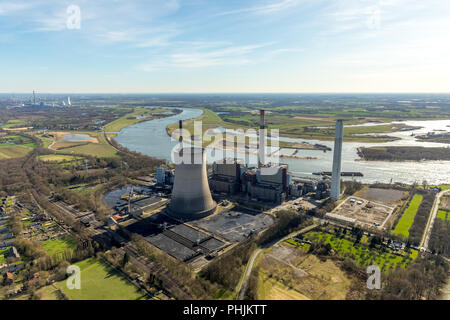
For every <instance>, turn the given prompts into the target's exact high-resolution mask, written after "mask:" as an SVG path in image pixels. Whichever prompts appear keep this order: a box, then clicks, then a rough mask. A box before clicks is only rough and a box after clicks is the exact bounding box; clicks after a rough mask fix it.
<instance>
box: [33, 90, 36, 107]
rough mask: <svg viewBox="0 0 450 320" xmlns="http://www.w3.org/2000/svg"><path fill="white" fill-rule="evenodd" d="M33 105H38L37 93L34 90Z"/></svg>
mask: <svg viewBox="0 0 450 320" xmlns="http://www.w3.org/2000/svg"><path fill="white" fill-rule="evenodd" d="M33 104H36V93H35V92H34V90H33Z"/></svg>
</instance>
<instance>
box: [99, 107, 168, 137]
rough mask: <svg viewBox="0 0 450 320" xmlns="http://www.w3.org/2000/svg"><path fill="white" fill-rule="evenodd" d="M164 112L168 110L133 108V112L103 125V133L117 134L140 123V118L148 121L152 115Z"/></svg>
mask: <svg viewBox="0 0 450 320" xmlns="http://www.w3.org/2000/svg"><path fill="white" fill-rule="evenodd" d="M130 111H131V109H130ZM165 111H168V109H162V108H157V109H149V108H135V109H134V112H130V113H128V114H126V115H125V116H123V117H121V118H119V119H117V120H114V121H113V122H110V123H108V124H107V125H105V127H104V131H106V132H119V131H121V130H122V129H123V128H125V127H128V126H131V125H133V124H135V123H138V122H140V121H142V120H143V119H139V118H140V117H146V119H145V120H150V119H151V115H152V114H153V113H161V112H165Z"/></svg>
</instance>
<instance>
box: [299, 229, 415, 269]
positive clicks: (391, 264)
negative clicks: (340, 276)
mask: <svg viewBox="0 0 450 320" xmlns="http://www.w3.org/2000/svg"><path fill="white" fill-rule="evenodd" d="M305 239H308V240H310V241H313V242H320V241H323V242H324V244H326V243H329V244H330V245H331V247H332V249H333V250H335V252H336V254H337V255H338V256H339V257H342V258H349V259H352V260H355V261H356V262H357V263H358V264H360V265H363V266H367V265H371V264H376V265H378V266H379V267H380V268H381V270H382V271H387V270H390V269H394V268H396V267H399V266H401V267H406V265H407V264H408V263H409V262H411V261H412V260H414V259H416V258H417V255H418V251H417V250H414V249H411V252H410V253H405V254H406V257H401V256H398V255H396V254H393V253H391V252H389V251H386V252H381V251H378V250H376V249H370V248H369V247H368V246H367V245H365V244H363V243H358V244H354V241H351V240H349V239H347V238H338V237H335V236H333V235H331V234H328V233H323V232H309V233H307V234H306V235H305Z"/></svg>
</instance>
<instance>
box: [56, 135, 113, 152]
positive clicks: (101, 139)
mask: <svg viewBox="0 0 450 320" xmlns="http://www.w3.org/2000/svg"><path fill="white" fill-rule="evenodd" d="M67 132H68V133H76V134H87V135H89V136H91V137H92V138H96V139H97V140H98V143H94V142H87V141H84V142H83V141H81V142H73V141H64V140H61V139H59V140H58V141H57V142H56V143H55V144H54V145H53V146H52V150H54V151H56V152H57V153H58V154H60V155H72V154H80V155H88V156H94V157H99V158H110V157H116V156H117V150H116V149H115V148H114V147H113V146H111V145H110V144H109V143H108V141H106V138H105V135H104V134H103V132H94V131H67Z"/></svg>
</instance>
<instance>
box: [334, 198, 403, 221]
mask: <svg viewBox="0 0 450 320" xmlns="http://www.w3.org/2000/svg"><path fill="white" fill-rule="evenodd" d="M395 208H396V207H395V206H388V205H385V204H382V203H379V202H375V201H370V200H367V199H364V198H360V197H355V196H351V197H348V198H347V199H345V200H344V201H343V202H342V203H341V204H340V205H339V206H337V207H336V208H335V209H334V210H333V212H331V213H328V214H327V217H329V218H330V219H335V220H340V221H343V222H347V223H350V224H353V225H363V226H367V227H377V228H380V229H383V228H384V225H385V224H386V222H387V221H388V219H389V218H390V217H391V215H392V214H393V212H394V210H395Z"/></svg>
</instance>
